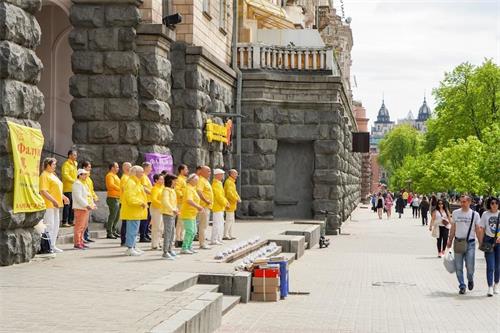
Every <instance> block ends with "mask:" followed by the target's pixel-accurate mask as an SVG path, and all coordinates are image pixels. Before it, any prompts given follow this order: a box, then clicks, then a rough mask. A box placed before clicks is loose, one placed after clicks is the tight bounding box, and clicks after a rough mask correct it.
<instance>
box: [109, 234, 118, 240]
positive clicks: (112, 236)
mask: <svg viewBox="0 0 500 333" xmlns="http://www.w3.org/2000/svg"><path fill="white" fill-rule="evenodd" d="M106 238H107V239H117V238H118V237H116V236H115V235H107V236H106Z"/></svg>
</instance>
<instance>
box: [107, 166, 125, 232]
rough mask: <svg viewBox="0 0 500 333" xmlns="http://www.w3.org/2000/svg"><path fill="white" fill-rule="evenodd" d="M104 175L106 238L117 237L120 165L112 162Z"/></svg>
mask: <svg viewBox="0 0 500 333" xmlns="http://www.w3.org/2000/svg"><path fill="white" fill-rule="evenodd" d="M108 170H109V171H108V173H107V175H106V194H107V195H106V204H107V205H108V208H109V215H108V222H107V224H106V231H107V235H106V238H109V239H117V238H118V237H120V234H119V233H118V221H119V220H120V195H121V192H122V191H121V187H120V178H119V177H118V175H117V174H118V171H120V167H119V166H118V163H116V162H113V163H111V164H110V165H109V167H108Z"/></svg>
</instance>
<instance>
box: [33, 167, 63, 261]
mask: <svg viewBox="0 0 500 333" xmlns="http://www.w3.org/2000/svg"><path fill="white" fill-rule="evenodd" d="M56 167H57V160H56V159H55V158H51V157H48V158H46V159H45V160H43V172H42V173H41V174H40V180H39V186H40V194H41V195H42V197H43V200H44V201H45V207H46V209H45V214H44V215H43V222H44V224H45V225H46V228H47V232H48V233H49V236H50V245H51V248H52V251H53V252H54V253H60V252H63V250H61V249H60V248H58V247H56V240H57V235H58V234H59V210H60V208H62V207H63V204H69V198H68V197H66V196H65V195H64V194H63V183H62V182H61V180H59V178H57V175H56Z"/></svg>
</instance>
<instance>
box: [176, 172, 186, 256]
mask: <svg viewBox="0 0 500 333" xmlns="http://www.w3.org/2000/svg"><path fill="white" fill-rule="evenodd" d="M188 175H189V168H188V166H187V165H185V164H181V165H179V167H178V168H177V180H176V182H175V193H176V194H177V202H178V204H179V205H180V204H181V203H182V196H183V194H184V191H185V190H186V178H187V176H188ZM183 234H184V228H183V224H182V221H181V219H180V218H177V223H176V224H175V247H182V239H183Z"/></svg>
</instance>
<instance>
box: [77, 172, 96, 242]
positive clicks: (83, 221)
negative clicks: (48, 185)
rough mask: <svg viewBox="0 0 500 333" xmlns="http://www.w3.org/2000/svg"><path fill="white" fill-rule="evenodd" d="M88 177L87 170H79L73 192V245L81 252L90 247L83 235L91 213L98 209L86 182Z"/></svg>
mask: <svg viewBox="0 0 500 333" xmlns="http://www.w3.org/2000/svg"><path fill="white" fill-rule="evenodd" d="M88 176H89V172H88V171H87V170H85V169H78V171H77V179H76V180H75V182H74V183H73V185H72V190H71V195H72V198H73V210H74V216H75V227H74V230H73V233H74V235H73V243H74V247H75V249H80V250H84V249H86V248H88V246H87V245H86V244H84V243H83V233H84V231H85V229H86V228H87V225H88V222H89V214H90V211H91V210H92V209H95V208H96V206H95V204H94V200H93V198H92V195H91V194H90V190H89V187H88V185H87V182H86V180H87V178H88Z"/></svg>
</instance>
